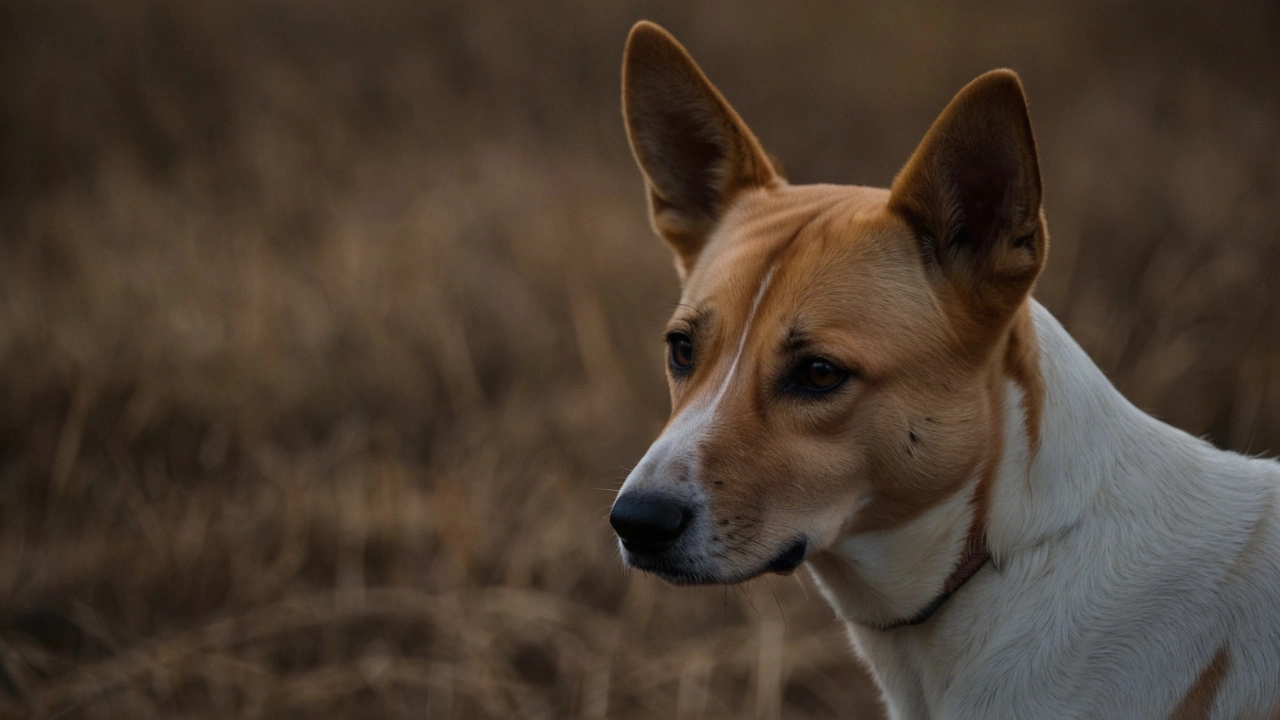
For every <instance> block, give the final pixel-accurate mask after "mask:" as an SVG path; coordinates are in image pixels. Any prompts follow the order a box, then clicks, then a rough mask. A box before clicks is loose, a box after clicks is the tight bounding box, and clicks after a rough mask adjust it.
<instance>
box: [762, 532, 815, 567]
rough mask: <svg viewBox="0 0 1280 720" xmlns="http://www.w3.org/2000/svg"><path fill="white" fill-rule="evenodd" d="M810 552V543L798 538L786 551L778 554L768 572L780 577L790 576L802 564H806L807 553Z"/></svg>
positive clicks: (770, 564) (771, 562)
mask: <svg viewBox="0 0 1280 720" xmlns="http://www.w3.org/2000/svg"><path fill="white" fill-rule="evenodd" d="M808 551H809V543H808V541H807V540H805V539H804V538H796V539H795V540H794V541H792V543H791V544H790V545H788V546H787V548H786V549H785V550H783V551H782V552H781V553H779V554H778V556H777V557H775V558H774V559H773V560H772V561H770V563H769V565H768V568H767V570H768V572H775V573H778V574H779V575H790V574H791V572H792V571H794V570H795V569H796V568H797V567H799V566H800V563H802V562H804V556H805V553H807V552H808Z"/></svg>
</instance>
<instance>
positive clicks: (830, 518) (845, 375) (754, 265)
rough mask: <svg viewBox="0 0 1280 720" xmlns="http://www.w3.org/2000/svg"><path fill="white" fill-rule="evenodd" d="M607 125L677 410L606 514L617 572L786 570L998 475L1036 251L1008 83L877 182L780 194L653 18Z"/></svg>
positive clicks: (737, 123) (1022, 112) (965, 98)
mask: <svg viewBox="0 0 1280 720" xmlns="http://www.w3.org/2000/svg"><path fill="white" fill-rule="evenodd" d="M623 112H624V115H625V118H626V124H627V131H628V135H629V137H630V139H631V145H632V149H633V151H634V153H635V156H636V160H637V162H638V163H639V165H640V169H641V170H642V172H643V174H644V178H645V181H646V186H647V189H648V196H649V207H650V210H651V214H652V222H653V226H654V228H655V230H656V231H657V233H658V235H660V236H661V237H662V238H663V239H664V240H666V241H667V243H668V244H669V245H670V246H671V248H672V249H673V250H674V252H675V260H676V270H677V272H678V274H679V276H680V280H681V284H682V288H683V290H682V296H681V299H680V303H679V305H678V307H677V309H676V311H675V313H674V314H673V315H672V317H671V319H670V321H669V323H668V325H667V333H666V341H667V346H668V352H667V373H668V380H669V383H670V388H671V401H672V412H671V418H670V420H669V422H668V423H667V426H666V428H665V429H664V430H663V432H662V434H661V436H659V437H658V439H657V440H656V441H655V442H654V443H653V445H652V447H650V448H649V451H648V452H647V453H646V454H645V456H644V458H643V459H642V460H641V461H640V462H639V464H638V465H636V467H635V469H634V470H633V471H632V472H631V474H630V476H629V477H628V478H627V480H626V482H625V484H624V485H623V487H622V490H621V492H620V494H619V496H618V498H617V501H616V502H615V503H614V506H613V511H612V514H611V516H610V520H611V522H612V524H613V526H614V528H615V529H616V530H617V532H618V535H619V537H620V538H621V542H622V547H623V555H624V557H625V559H626V561H627V562H628V563H629V564H631V565H633V566H634V567H637V568H640V569H643V570H647V571H651V572H654V573H657V574H658V575H660V576H662V577H664V578H666V579H667V580H669V581H672V582H676V583H731V582H738V581H742V580H746V579H749V578H752V577H755V576H757V575H760V574H762V573H765V572H769V571H774V572H787V571H790V570H792V569H794V568H795V567H796V566H797V565H799V564H800V563H801V562H802V561H804V560H805V558H806V557H810V556H812V555H813V554H814V553H818V552H821V551H822V550H824V549H825V548H828V547H830V546H831V545H832V544H833V543H834V542H836V541H837V540H838V539H840V538H841V537H843V536H847V535H851V534H857V533H865V532H883V531H891V530H892V529H894V528H896V527H900V526H902V525H903V524H905V523H907V522H909V521H910V520H911V519H913V518H915V517H917V516H919V515H920V514H921V513H923V512H925V511H927V510H928V509H929V508H930V507H932V506H934V505H935V504H937V503H939V502H941V501H943V500H944V499H946V498H948V497H950V496H952V495H954V494H955V493H956V492H957V490H958V489H959V488H960V487H962V486H964V485H965V484H966V483H967V482H968V481H970V480H973V479H974V478H977V477H980V476H982V475H983V474H984V473H990V472H993V471H994V464H995V459H996V458H997V457H998V456H999V452H1000V444H1001V432H1002V422H1001V407H1000V387H1001V386H1002V383H1003V379H1004V378H1005V377H1006V376H1007V375H1008V374H1010V373H1014V374H1017V373H1022V374H1027V373H1028V371H1027V370H1026V364H1025V363H1021V362H1020V361H1019V357H1020V355H1022V354H1025V353H1028V352H1030V351H1029V349H1028V348H1026V347H1025V346H1024V345H1025V342H1022V343H1020V342H1019V341H1018V338H1019V337H1020V335H1019V334H1018V333H1017V332H1016V329H1017V328H1018V327H1019V326H1022V325H1025V324H1026V323H1029V314H1028V305H1027V296H1028V294H1029V292H1030V290H1031V287H1032V285H1033V283H1034V282H1035V279H1036V277H1037V275H1038V274H1039V272H1040V269H1041V267H1042V266H1043V264H1044V260H1045V254H1046V251H1047V248H1048V236H1047V232H1046V230H1045V226H1044V223H1043V221H1042V218H1041V209H1040V173H1039V166H1038V161H1037V157H1036V150H1035V140H1034V139H1033V137H1032V133H1031V124H1030V121H1029V118H1028V115H1027V110H1026V102H1025V99H1024V97H1023V92H1022V87H1021V85H1020V83H1019V81H1018V78H1017V76H1016V75H1015V74H1014V73H1012V72H1009V71H1006V70H997V71H994V72H990V73H987V74H985V75H983V76H981V77H979V78H978V79H976V80H974V81H973V82H972V83H970V84H969V85H968V86H966V87H965V88H964V89H963V90H961V91H960V93H959V94H958V95H957V96H956V97H955V99H954V100H952V102H951V103H950V105H948V106H947V108H946V109H945V110H944V111H943V113H942V115H941V116H940V117H939V118H938V119H937V121H936V122H935V123H934V124H933V127H932V128H930V130H929V131H928V133H927V134H926V135H925V137H924V140H923V141H922V142H921V144H920V146H919V148H918V149H917V150H916V151H915V153H914V155H912V157H911V159H910V160H909V161H908V162H907V164H906V166H905V167H904V168H903V170H902V171H901V172H900V173H899V175H898V177H897V178H896V179H895V181H894V183H893V186H892V189H890V190H881V189H874V188H866V187H845V186H834V185H811V186H796V185H789V184H788V183H787V182H786V181H785V180H784V179H783V178H782V176H781V175H780V173H779V171H778V170H777V168H776V166H775V163H774V162H773V161H772V160H771V158H770V157H769V155H768V154H767V153H765V151H764V150H763V148H762V147H761V145H760V143H759V142H758V141H757V140H756V138H755V136H754V135H753V134H752V133H751V131H750V130H749V129H748V128H747V126H746V125H745V124H744V123H743V122H742V120H741V118H739V117H738V115H737V114H736V113H735V112H734V111H733V109H732V108H730V107H729V105H728V103H727V102H725V100H724V98H723V97H722V96H721V95H720V93H719V92H718V91H717V90H716V89H715V88H714V87H713V86H712V85H711V83H710V82H709V81H708V80H707V78H706V76H705V75H704V74H703V73H702V72H701V70H700V69H699V68H698V66H697V65H696V64H695V63H694V62H693V60H692V59H691V58H690V57H689V55H688V53H686V52H685V50H684V48H682V47H681V46H680V45H679V44H678V43H677V42H676V41H675V39H674V38H672V37H671V36H670V35H669V34H668V33H667V32H666V31H664V30H662V29H661V28H659V27H657V26H656V25H653V24H649V23H640V24H638V25H637V26H636V27H635V28H634V29H633V30H632V32H631V36H630V38H629V39H628V42H627V49H626V55H625V58H624V61H623ZM1027 336H1029V334H1027V333H1024V334H1023V335H1021V337H1027ZM1020 379H1021V380H1023V381H1026V382H1027V383H1033V378H1029V377H1028V378H1020ZM1031 395H1034V393H1032V394H1031Z"/></svg>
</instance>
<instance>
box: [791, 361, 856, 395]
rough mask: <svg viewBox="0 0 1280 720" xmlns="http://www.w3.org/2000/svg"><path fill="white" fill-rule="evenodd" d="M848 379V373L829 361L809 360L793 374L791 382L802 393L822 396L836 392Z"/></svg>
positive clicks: (802, 362) (801, 364)
mask: <svg viewBox="0 0 1280 720" xmlns="http://www.w3.org/2000/svg"><path fill="white" fill-rule="evenodd" d="M848 377H849V373H848V372H846V371H844V370H842V369H840V368H839V367H838V366H836V365H835V364H834V363H832V362H831V361H829V360H823V359H822V358H807V359H805V360H801V361H800V364H799V365H797V366H796V369H795V371H794V372H792V373H791V382H792V383H794V385H795V387H796V389H798V390H800V391H802V392H806V393H811V394H813V395H820V394H822V393H825V392H830V391H832V390H835V389H836V388H837V387H839V386H840V384H841V383H843V382H844V381H845V379H846V378H848Z"/></svg>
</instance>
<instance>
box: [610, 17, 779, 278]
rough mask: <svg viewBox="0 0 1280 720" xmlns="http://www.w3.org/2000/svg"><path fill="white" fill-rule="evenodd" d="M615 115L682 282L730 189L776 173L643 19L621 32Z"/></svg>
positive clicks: (665, 38)
mask: <svg viewBox="0 0 1280 720" xmlns="http://www.w3.org/2000/svg"><path fill="white" fill-rule="evenodd" d="M622 114H623V117H624V118H625V119H626V124H627V136H628V137H629V138H630V140H631V150H632V152H633V153H635V156H636V162H637V163H638V164H639V165H640V170H641V171H642V172H643V173H644V177H645V182H646V185H647V187H648V191H649V210H650V213H651V217H652V221H653V227H654V230H656V231H657V233H658V234H659V235H660V236H662V237H663V239H665V240H666V241H667V242H668V243H669V244H670V245H671V247H672V249H674V250H675V254H676V269H677V270H678V272H679V273H680V278H681V281H683V280H684V278H685V277H686V276H687V275H688V273H689V271H690V269H692V268H693V265H694V263H695V262H696V261H697V259H698V254H699V253H700V252H701V251H702V247H703V245H704V244H705V243H706V240H707V236H708V235H709V234H710V232H711V230H712V228H713V227H714V226H715V224H716V222H717V221H719V219H720V216H721V215H722V213H723V212H724V210H725V208H726V207H727V205H728V203H729V202H730V201H731V200H732V199H733V197H734V195H735V194H736V193H737V192H739V191H740V190H743V189H745V188H751V187H758V186H761V185H767V184H770V183H773V182H777V181H779V180H780V179H781V178H780V176H779V175H778V173H777V172H776V171H775V170H774V167H773V165H772V163H771V161H770V159H769V156H768V155H767V154H766V153H765V152H764V150H763V149H762V148H761V147H760V143H759V142H758V141H757V140H756V138H755V136H754V135H752V134H751V131H750V130H749V129H747V126H746V124H745V123H743V122H742V119H741V118H739V117H738V115H737V113H735V112H734V111H733V108H731V107H729V103H727V102H725V99H724V98H723V97H722V96H721V95H720V93H719V92H718V91H717V90H716V89H715V87H714V86H713V85H712V84H711V81H710V80H708V79H707V76H706V75H704V74H703V73H702V70H700V69H699V68H698V65H697V64H696V63H694V61H693V58H691V57H689V53H688V52H686V51H685V49H684V48H683V47H681V46H680V43H679V42H677V41H676V39H675V38H674V37H672V36H671V34H670V33H668V32H667V31H666V30H663V29H662V28H660V27H658V26H657V25H654V24H653V23H650V22H643V21H642V22H639V23H637V24H636V26H635V27H633V28H631V35H630V37H628V38H627V49H626V53H625V54H624V56H623V60H622Z"/></svg>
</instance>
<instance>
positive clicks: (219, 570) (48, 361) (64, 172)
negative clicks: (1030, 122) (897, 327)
mask: <svg viewBox="0 0 1280 720" xmlns="http://www.w3.org/2000/svg"><path fill="white" fill-rule="evenodd" d="M1278 13H1280V9H1278V8H1277V6H1276V5H1275V3H1272V2H1265V1H1258V2H1235V3H1225V4H1224V3H1214V4H1211V3H1201V4H1193V3H1183V2H1169V1H1167V0H1166V1H1162V2H1149V3H1147V2H1133V3H1109V2H1102V1H1101V0H1082V1H1080V2H1074V3H1047V2H1046V3H1011V2H997V3H980V4H979V3H949V4H940V3H939V4H933V3H924V2H920V1H918V0H908V1H906V2H897V3H875V4H873V3H850V2H843V1H841V2H835V1H832V2H811V3H740V2H731V1H730V0H700V1H699V2H688V1H686V0H671V1H662V2H657V1H655V2H638V1H634V0H628V1H624V2H609V3H605V2H586V1H583V0H579V1H577V2H574V1H572V0H550V1H547V0H542V1H539V2H533V1H532V0H507V1H505V2H500V3H499V2H474V3H466V4H464V3H444V2H432V1H431V0H413V1H411V0H365V2H362V3H355V2H350V1H348V2H342V1H340V0H305V1H304V0H252V1H251V0H224V1H223V2H217V3H212V2H203V1H201V0H117V1H116V2H111V3H107V2H96V1H90V0H52V1H50V0H0V715H2V716H4V717H38V718H45V717H59V718H162V717H163V718H178V717H181V718H226V717H269V718H294V717H297V718H312V717H334V718H338V717H352V718H359V717H369V718H399V717H404V718H408V717H413V718H506V717H522V718H571V717H572V718H578V717H582V718H602V717H610V718H721V717H723V718H728V717H735V718H777V717H787V718H827V717H843V718H876V717H879V709H878V707H877V703H876V699H875V696H874V693H873V692H872V691H871V689H870V686H869V684H868V682H867V681H866V680H865V678H864V675H863V674H862V671H861V670H860V669H859V666H858V664H857V662H856V661H855V660H854V658H853V656H852V654H851V653H850V652H849V650H848V648H847V644H846V641H845V639H844V635H843V630H842V628H841V627H840V626H839V625H838V623H836V622H835V620H834V618H833V615H832V612H831V611H830V610H829V609H828V607H827V606H826V604H825V603H824V602H823V601H822V599H821V598H820V597H818V595H817V593H816V592H815V591H814V589H813V586H812V583H811V582H810V581H809V580H808V579H807V577H804V576H803V573H801V574H800V575H799V576H798V577H797V578H779V577H772V578H768V579H762V580H758V581H755V582H753V583H750V584H747V585H745V586H742V587H738V588H728V589H726V588H704V589H693V590H690V589H680V590H677V589H673V588H670V587H668V586H665V585H663V584H661V583H660V582H657V581H655V580H653V579H651V578H648V577H643V576H639V575H637V574H634V573H629V572H626V571H624V570H623V569H622V568H621V566H620V563H619V560H618V556H617V553H616V551H615V549H614V546H613V539H612V535H611V533H610V530H609V527H608V523H607V508H608V506H609V504H610V502H611V500H612V498H613V494H614V491H615V490H616V488H617V487H618V486H619V484H620V482H621V480H622V478H623V477H624V475H625V473H626V470H627V468H628V467H629V465H630V464H631V463H633V462H634V461H635V460H636V459H637V458H639V457H640V455H641V454H642V453H643V451H644V449H645V448H646V446H647V445H648V442H649V441H650V440H651V439H652V438H653V437H654V436H655V434H656V433H657V431H658V430H659V428H660V427H661V426H662V423H663V422H664V420H665V416H666V412H667V396H666V388H665V382H664V380H663V376H662V345H661V342H660V332H661V329H662V326H663V323H664V321H665V319H666V317H667V315H668V313H669V311H670V309H671V304H672V303H673V302H675V301H676V299H677V286H676V282H675V278H674V274H673V273H672V271H671V264H670V258H669V257H668V254H667V251H666V249H665V248H664V247H663V246H662V245H661V244H660V243H659V241H657V240H656V239H654V238H653V237H652V236H651V235H650V232H649V228H648V221H647V216H646V212H645V205H644V194H643V189H642V183H641V180H640V176H639V174H638V172H637V171H636V170H635V168H634V166H633V164H632V161H631V158H630V154H629V150H628V148H627V146H626V141H625V137H624V135H623V131H622V124H621V120H620V118H619V114H618V104H619V103H618V97H619V80H618V78H619V61H620V58H621V52H622V46H623V41H624V39H625V37H626V32H627V29H628V28H629V27H630V25H631V24H632V23H633V22H634V21H635V20H637V19H640V18H642V17H647V18H650V19H653V20H656V21H658V22H661V23H663V24H665V25H666V26H667V27H668V28H669V29H671V30H672V31H673V32H675V33H676V35H677V36H678V37H680V38H681V39H682V40H683V41H684V42H685V43H686V44H687V45H688V47H689V48H690V50H691V51H692V52H693V54H694V55H695V56H696V57H697V58H698V59H699V61H700V62H701V63H702V64H703V66H704V68H705V69H706V71H707V72H708V74H709V75H710V76H711V77H712V78H713V80H714V81H715V82H716V83H717V84H718V85H719V86H720V87H721V89H722V90H723V92H724V93H725V94H726V95H727V96H728V97H729V99H730V101H731V102H733V103H734V104H735V106H736V107H737V109H738V110H739V112H740V113H741V114H742V115H743V116H744V117H745V118H746V120H747V121H748V122H749V123H750V124H751V125H752V126H753V128H754V129H755V130H756V132H757V134H758V135H759V136H760V138H761V139H762V141H763V142H764V144H765V145H766V146H767V147H768V148H769V149H770V150H771V151H772V152H773V153H774V154H776V155H777V156H779V157H780V158H781V159H782V161H783V163H784V166H785V168H786V169H787V172H788V174H789V176H790V177H791V179H792V180H793V181H794V182H815V181H826V182H846V183H858V184H870V185H881V186H883V185H887V184H888V183H889V182H890V181H891V179H892V177H893V174H894V172H895V171H896V170H897V168H898V167H899V165H900V164H901V163H902V162H903V161H905V159H906V158H907V156H908V154H909V153H910V152H911V150H912V149H913V148H914V145H915V143H916V141H917V140H918V139H919V137H920V136H921V135H922V134H923V133H924V131H925V129H926V128H927V127H928V125H929V123H930V122H931V121H932V119H933V117H934V116H935V115H936V114H937V112H939V111H940V110H941V109H942V107H943V106H944V105H945V104H946V102H947V101H948V99H949V98H950V97H951V95H952V94H953V93H954V92H955V91H956V90H958V89H959V88H960V87H961V86H962V85H963V84H964V83H965V82H966V81H968V80H969V79H971V78H972V77H973V76H975V75H977V74H978V73H980V72H982V71H985V70H988V69H990V68H992V67H997V66H1010V67H1013V68H1015V69H1016V70H1018V71H1019V72H1020V73H1021V74H1022V77H1023V80H1024V82H1025V84H1026V87H1027V91H1028V94H1029V96H1030V101H1031V107H1032V116H1033V119H1034V122H1035V127H1036V133H1037V136H1038V139H1039V143H1040V149H1041V153H1042V168H1043V173H1044V184H1045V189H1046V194H1045V197H1046V207H1047V214H1048V219H1049V227H1050V229H1051V233H1052V236H1053V246H1052V252H1051V254H1050V260H1049V268H1048V271H1047V273H1046V274H1045V276H1044V277H1043V280H1042V281H1041V283H1040V286H1039V289H1038V291H1037V293H1038V296H1039V298H1040V299H1041V301H1042V302H1044V303H1045V304H1046V305H1047V306H1048V307H1049V308H1050V309H1051V310H1052V311H1054V312H1055V313H1056V314H1057V315H1058V317H1059V318H1061V319H1062V320H1063V321H1064V322H1065V323H1066V325H1067V326H1068V327H1069V328H1070V329H1071V330H1072V332H1073V333H1074V334H1075V335H1076V337H1077V338H1078V339H1079V340H1080V341H1081V343H1082V344H1083V345H1084V346H1085V348H1086V349H1087V350H1088V351H1089V352H1090V353H1091V354H1092V355H1093V357H1094V358H1096V359H1097V361H1098V363H1099V364H1100V365H1101V366H1102V367H1103V368H1104V369H1105V370H1106V371H1107V372H1108V373H1109V374H1110V376H1111V377H1112V378H1114V380H1115V382H1116V383H1117V385H1119V386H1120V388H1121V389H1122V390H1123V391H1124V392H1125V393H1127V394H1128V395H1129V396H1130V397H1131V398H1133V399H1134V401H1135V402H1136V403H1137V404H1138V405H1140V406H1141V407H1143V408H1146V409H1148V410H1149V411H1151V412H1153V413H1155V414H1157V415H1159V416H1161V417H1163V418H1165V419H1167V420H1168V421H1170V422H1172V423H1174V424H1176V425H1178V426H1179V427H1182V428H1184V429H1186V430H1188V431H1190V432H1192V433H1195V434H1202V435H1207V436H1208V437H1210V438H1212V439H1213V440H1214V441H1216V442H1218V443H1221V444H1223V445H1225V446H1227V447H1230V448H1234V449H1237V450H1241V451H1247V452H1252V453H1266V452H1270V451H1273V450H1275V449H1276V448H1277V443H1278V441H1280V283H1278V282H1277V280H1278V277H1277V268H1278V267H1280V265H1277V263H1278V262H1280V241H1278V240H1277V238H1280V124H1278V122H1277V117H1278V115H1277V111H1278V110H1280V107H1278V106H1280V94H1278V92H1277V91H1278V90H1280V44H1277V43H1276V42H1275V39H1276V38H1277V37H1280V14H1278Z"/></svg>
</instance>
